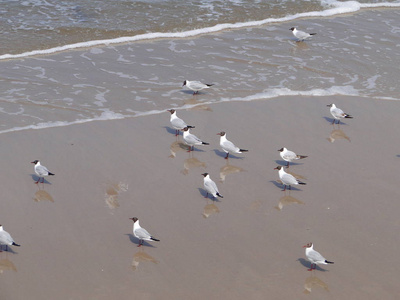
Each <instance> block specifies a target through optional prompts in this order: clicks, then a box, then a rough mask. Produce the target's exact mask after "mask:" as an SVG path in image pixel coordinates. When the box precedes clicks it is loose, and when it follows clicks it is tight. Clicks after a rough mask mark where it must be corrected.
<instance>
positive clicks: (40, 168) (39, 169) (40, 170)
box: [35, 166, 49, 176]
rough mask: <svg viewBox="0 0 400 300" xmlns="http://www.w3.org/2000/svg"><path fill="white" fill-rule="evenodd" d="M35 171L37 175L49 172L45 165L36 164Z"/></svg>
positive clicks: (44, 174)
mask: <svg viewBox="0 0 400 300" xmlns="http://www.w3.org/2000/svg"><path fill="white" fill-rule="evenodd" d="M35 171H36V173H37V174H38V175H39V176H46V175H48V174H49V170H47V168H46V167H45V166H37V167H36V168H35Z"/></svg>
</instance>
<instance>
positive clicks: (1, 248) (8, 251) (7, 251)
mask: <svg viewBox="0 0 400 300" xmlns="http://www.w3.org/2000/svg"><path fill="white" fill-rule="evenodd" d="M0 250H2V252H0V253H12V254H18V252H15V251H14V249H13V248H11V246H7V247H6V246H5V245H1V246H0Z"/></svg>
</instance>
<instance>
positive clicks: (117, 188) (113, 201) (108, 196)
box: [104, 182, 128, 209]
mask: <svg viewBox="0 0 400 300" xmlns="http://www.w3.org/2000/svg"><path fill="white" fill-rule="evenodd" d="M127 190H128V185H127V184H126V183H122V182H120V183H114V184H108V186H107V188H106V193H105V195H104V197H105V201H106V203H107V205H108V207H109V208H111V209H113V208H118V207H119V202H118V195H119V194H120V193H121V192H126V191H127Z"/></svg>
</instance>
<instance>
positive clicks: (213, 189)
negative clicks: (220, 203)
mask: <svg viewBox="0 0 400 300" xmlns="http://www.w3.org/2000/svg"><path fill="white" fill-rule="evenodd" d="M204 187H205V188H206V190H207V191H208V192H209V193H210V194H213V195H214V194H216V193H219V191H218V187H217V185H216V184H215V182H214V181H212V180H209V181H205V182H204Z"/></svg>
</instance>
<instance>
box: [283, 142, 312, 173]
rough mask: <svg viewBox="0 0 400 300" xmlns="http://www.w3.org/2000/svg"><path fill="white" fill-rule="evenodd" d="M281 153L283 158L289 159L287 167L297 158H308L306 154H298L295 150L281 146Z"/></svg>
mask: <svg viewBox="0 0 400 300" xmlns="http://www.w3.org/2000/svg"><path fill="white" fill-rule="evenodd" d="M278 151H279V152H280V153H279V154H280V156H281V157H282V159H283V160H284V161H287V162H288V163H287V167H288V168H289V163H290V162H292V161H294V160H297V159H302V158H306V157H307V156H305V155H297V154H296V153H294V152H293V151H290V150H288V149H286V148H285V147H283V148H281V149H279V150H278Z"/></svg>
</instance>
